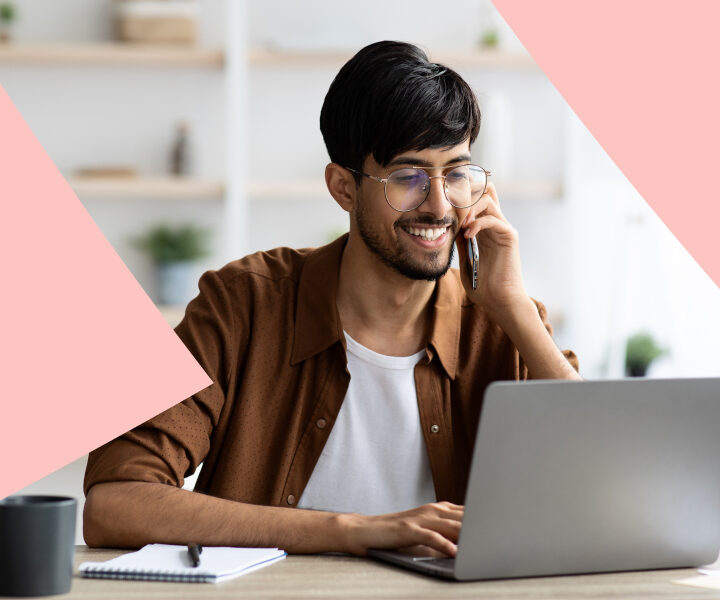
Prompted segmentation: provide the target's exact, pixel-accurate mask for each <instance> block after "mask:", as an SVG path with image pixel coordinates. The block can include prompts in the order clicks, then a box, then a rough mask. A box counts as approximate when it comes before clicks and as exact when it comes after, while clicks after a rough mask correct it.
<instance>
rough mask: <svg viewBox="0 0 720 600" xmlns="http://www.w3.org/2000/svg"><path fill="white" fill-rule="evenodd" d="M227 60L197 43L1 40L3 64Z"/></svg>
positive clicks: (218, 63) (209, 63)
mask: <svg viewBox="0 0 720 600" xmlns="http://www.w3.org/2000/svg"><path fill="white" fill-rule="evenodd" d="M224 63H225V53H224V52H223V51H222V50H217V49H212V48H203V47H198V46H180V45H176V46H173V45H145V44H129V43H88V44H77V43H75V44H19V43H18V44H15V43H12V44H2V45H0V66H2V65H6V64H7V65H10V64H12V65H28V66H30V65H37V66H48V65H74V66H102V67H111V66H132V67H149V66H172V67H214V68H220V67H222V66H223V65H224Z"/></svg>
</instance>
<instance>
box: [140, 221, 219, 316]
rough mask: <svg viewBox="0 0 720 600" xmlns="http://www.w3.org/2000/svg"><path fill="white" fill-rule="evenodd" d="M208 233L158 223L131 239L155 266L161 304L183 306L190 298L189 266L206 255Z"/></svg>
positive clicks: (188, 226)
mask: <svg viewBox="0 0 720 600" xmlns="http://www.w3.org/2000/svg"><path fill="white" fill-rule="evenodd" d="M209 234H210V232H209V231H208V230H206V229H202V228H200V227H197V226H195V225H181V226H179V227H171V226H170V225H164V224H161V225H156V226H155V227H153V228H151V229H150V230H149V231H148V232H147V233H146V234H145V235H143V236H141V237H138V238H135V239H134V240H133V242H134V245H135V246H137V247H138V248H140V249H141V250H144V251H145V252H147V253H148V254H149V255H150V257H151V258H152V260H153V262H154V263H155V268H156V272H157V277H158V284H159V296H160V302H161V303H163V304H172V305H185V304H187V303H188V301H189V300H190V299H191V298H192V296H193V291H192V289H193V288H192V281H191V278H190V276H191V269H192V264H193V263H194V262H195V261H197V260H198V259H199V258H202V257H204V256H207V255H208V254H209V249H208V240H209Z"/></svg>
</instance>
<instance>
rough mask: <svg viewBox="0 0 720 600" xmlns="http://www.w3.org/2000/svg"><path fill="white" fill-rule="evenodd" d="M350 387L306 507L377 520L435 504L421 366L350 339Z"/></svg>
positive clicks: (307, 493) (306, 493)
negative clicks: (418, 381)
mask: <svg viewBox="0 0 720 600" xmlns="http://www.w3.org/2000/svg"><path fill="white" fill-rule="evenodd" d="M345 339H346V340H347V358H348V370H349V371H350V385H349V386H348V390H347V394H346V396H345V400H344V401H343V403H342V406H341V407H340V412H339V414H338V416H337V420H336V421H335V425H334V426H333V428H332V431H331V432H330V436H329V437H328V440H327V442H326V444H325V447H324V448H323V451H322V454H321V455H320V458H319V459H318V462H317V465H315V470H314V471H313V472H312V475H311V476H310V481H309V482H308V484H307V486H306V488H305V491H304V492H303V494H302V497H301V498H300V501H299V502H298V505H297V506H298V508H311V509H315V510H330V511H334V512H354V513H360V514H366V515H377V514H384V513H390V512H397V511H401V510H408V509H410V508H415V507H416V506H420V505H421V504H426V503H427V502H435V488H434V486H433V481H432V474H431V472H430V462H429V460H428V454H427V449H426V447H425V440H424V438H423V435H422V430H421V429H420V414H419V412H418V406H417V393H416V389H415V377H414V367H415V365H416V364H417V362H418V361H419V360H420V359H421V358H422V357H423V356H424V355H425V351H424V350H422V351H420V352H418V353H417V354H413V355H412V356H385V355H383V354H378V353H377V352H373V351H372V350H370V349H368V348H365V347H364V346H361V345H360V344H358V343H357V342H356V341H355V340H353V339H352V338H351V337H350V336H349V335H347V333H346V334H345Z"/></svg>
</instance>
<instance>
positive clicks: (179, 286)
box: [156, 260, 196, 306]
mask: <svg viewBox="0 0 720 600" xmlns="http://www.w3.org/2000/svg"><path fill="white" fill-rule="evenodd" d="M192 266H193V261H189V260H188V261H177V262H169V263H158V264H157V265H156V269H157V278H158V295H159V299H160V302H161V303H162V304H170V305H173V306H185V305H186V304H187V303H188V302H190V300H192V299H193V297H194V296H195V293H196V291H195V286H194V283H195V282H194V281H193V278H192Z"/></svg>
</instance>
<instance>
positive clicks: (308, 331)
mask: <svg viewBox="0 0 720 600" xmlns="http://www.w3.org/2000/svg"><path fill="white" fill-rule="evenodd" d="M347 238H348V236H347V234H345V235H343V236H341V237H339V238H338V239H337V240H335V241H334V242H332V243H331V244H329V245H327V246H322V247H320V248H318V249H317V250H314V251H312V252H311V253H310V254H309V255H308V257H307V259H306V260H305V264H304V265H303V268H302V270H301V272H300V281H299V284H298V303H297V312H296V313H295V339H294V340H293V349H292V359H291V364H293V365H295V364H298V363H300V362H302V361H304V360H307V359H308V358H310V357H311V356H314V355H315V354H318V353H320V352H322V351H323V350H326V349H327V348H329V347H330V346H332V345H333V344H335V343H337V342H341V343H342V344H343V346H344V345H345V337H344V335H343V328H342V323H341V322H340V316H339V314H338V310H337V286H338V278H339V275H340V261H341V259H342V253H343V250H344V249H345V244H346V242H347ZM433 298H434V305H433V316H432V319H433V321H432V325H431V328H430V340H429V341H428V346H427V348H426V351H427V353H428V358H429V359H430V360H432V358H433V356H434V355H435V354H437V357H438V359H439V360H440V363H441V364H442V366H443V368H444V369H445V371H446V372H447V374H448V376H449V377H450V379H455V373H456V371H457V361H458V352H459V344H460V316H461V315H460V310H461V303H462V302H463V293H462V284H461V283H460V278H459V275H458V273H457V272H455V271H454V270H451V271H448V273H447V274H446V275H445V276H444V277H441V278H440V279H439V280H438V282H437V285H436V288H435V294H434V296H433Z"/></svg>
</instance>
